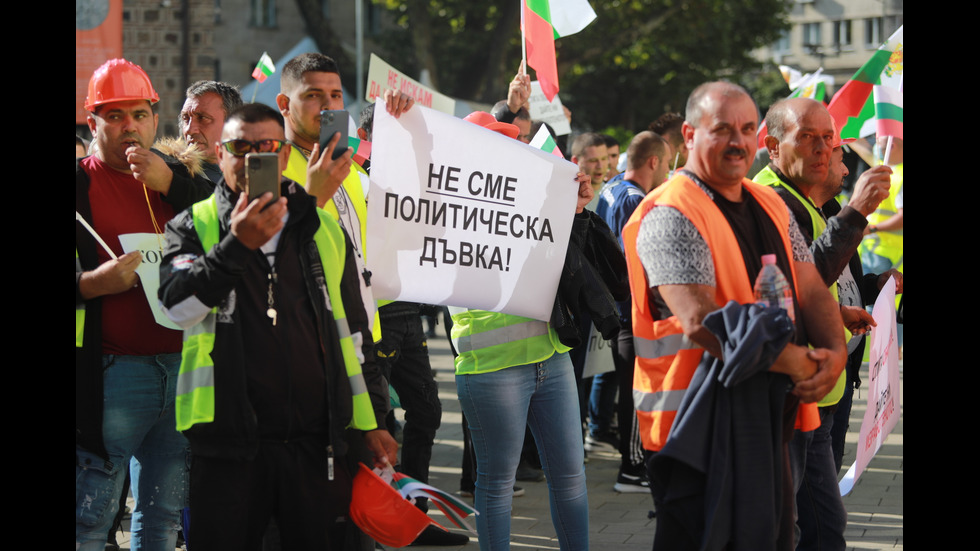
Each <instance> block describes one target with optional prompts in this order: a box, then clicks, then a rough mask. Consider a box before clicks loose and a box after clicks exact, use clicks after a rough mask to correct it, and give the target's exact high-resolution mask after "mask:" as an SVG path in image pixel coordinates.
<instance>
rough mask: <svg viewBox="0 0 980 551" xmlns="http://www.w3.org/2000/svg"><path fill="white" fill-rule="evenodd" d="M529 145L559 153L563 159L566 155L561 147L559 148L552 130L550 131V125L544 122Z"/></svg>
mask: <svg viewBox="0 0 980 551" xmlns="http://www.w3.org/2000/svg"><path fill="white" fill-rule="evenodd" d="M529 145H530V146H531V147H536V148H538V149H540V150H542V151H546V152H548V153H552V154H554V155H557V156H558V157H561V158H563V159H564V158H565V156H564V155H562V154H561V149H559V148H558V144H557V143H556V142H555V139H554V138H553V137H551V132H548V127H547V126H545V125H543V124H542V125H541V127H540V128H538V132H537V133H536V134H535V135H534V138H532V139H531V141H530V142H529Z"/></svg>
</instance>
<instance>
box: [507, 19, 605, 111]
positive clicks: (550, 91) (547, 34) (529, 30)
mask: <svg viewBox="0 0 980 551" xmlns="http://www.w3.org/2000/svg"><path fill="white" fill-rule="evenodd" d="M521 1H522V3H523V4H524V6H523V8H522V10H521V30H522V31H523V32H524V43H525V44H526V45H527V56H526V57H527V63H528V65H530V66H531V67H533V68H534V70H535V71H536V72H537V76H538V82H540V83H541V91H542V92H544V95H545V97H547V98H548V101H551V100H553V99H555V95H557V94H558V62H557V60H556V59H555V39H556V38H561V37H563V36H569V35H572V34H575V33H577V32H579V31H581V30H582V29H584V28H585V27H586V26H587V25H588V24H589V23H591V22H592V21H593V20H594V19H595V17H596V16H595V11H593V9H592V6H591V5H589V2H588V0H521Z"/></svg>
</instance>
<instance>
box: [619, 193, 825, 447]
mask: <svg viewBox="0 0 980 551" xmlns="http://www.w3.org/2000/svg"><path fill="white" fill-rule="evenodd" d="M743 189H744V190H745V192H746V193H751V194H752V196H753V197H755V199H756V200H757V201H758V202H759V204H760V205H761V206H762V208H763V210H764V211H765V212H766V213H767V214H768V216H769V217H770V218H771V219H772V220H773V222H774V223H775V226H776V227H777V228H778V229H779V231H780V236H781V237H782V241H783V245H784V247H785V250H786V254H787V256H788V257H789V258H791V259H792V258H793V251H792V244H791V243H790V241H789V235H788V233H787V232H786V228H787V227H788V226H789V213H788V211H787V210H786V205H785V204H784V203H783V201H782V199H780V198H779V196H778V195H776V194H775V193H774V192H773V191H772V190H770V189H767V188H765V187H763V186H759V185H756V184H754V183H752V182H749V181H748V180H746V181H744V182H743ZM658 205H665V206H670V207H673V208H675V209H677V210H678V211H680V212H681V213H682V214H683V215H684V216H685V217H686V218H687V219H688V220H690V222H691V223H692V224H693V225H694V226H695V227H696V228H697V230H698V232H699V233H700V234H701V236H702V238H703V239H704V240H705V243H707V245H708V247H709V248H710V250H711V251H712V260H713V263H714V267H715V302H716V304H717V305H718V307H719V308H720V307H722V306H724V305H725V304H727V302H728V301H729V300H735V301H737V302H739V303H743V304H747V303H751V302H753V301H754V300H755V299H754V296H753V292H752V286H751V282H749V279H748V274H747V273H746V270H745V262H744V260H743V259H742V255H741V249H740V248H739V246H738V243H737V241H736V240H735V235H734V233H733V232H732V230H731V227H730V226H729V225H728V224H727V222H726V221H725V218H724V216H723V215H722V214H721V211H719V210H718V207H717V206H716V205H715V204H714V202H712V201H711V199H710V198H709V197H708V195H707V194H706V193H705V192H704V191H703V190H702V189H701V188H700V187H698V185H697V184H696V183H695V182H693V181H692V180H691V179H689V178H688V177H686V176H684V175H683V174H678V175H676V176H674V177H673V178H671V179H670V181H669V182H667V183H666V184H664V185H662V186H660V187H658V188H656V189H655V190H654V191H653V192H651V193H650V194H648V195H647V196H646V198H645V199H644V200H643V202H641V203H640V205H639V206H638V207H637V208H636V210H635V211H634V212H633V215H632V216H631V217H630V219H629V221H628V222H627V223H626V226H625V227H624V228H623V244H624V246H625V252H626V261H627V266H628V268H629V274H630V290H631V292H632V296H633V308H632V310H633V335H634V337H633V338H634V343H635V345H636V361H635V372H634V376H633V389H634V391H633V398H634V402H635V405H636V410H637V419H638V421H639V427H640V436H641V438H642V440H643V446H644V447H645V448H647V449H649V450H653V451H659V450H660V449H661V448H662V447H663V445H664V443H665V442H666V440H667V437H668V436H669V434H670V429H671V426H672V425H673V422H674V418H675V417H676V415H677V408H678V406H679V405H680V402H681V400H682V399H683V397H684V394H685V392H686V391H687V388H688V386H689V385H690V382H691V378H692V377H693V375H694V371H695V370H696V369H697V366H698V364H699V363H700V361H701V357H702V356H703V354H704V351H703V350H702V349H701V348H699V347H698V346H697V345H696V344H695V343H692V342H689V341H687V342H686V339H685V338H684V333H683V327H682V326H681V324H680V321H678V320H677V318H676V317H674V316H671V317H669V318H666V319H662V320H656V321H655V320H654V315H655V314H654V312H653V307H652V300H651V297H650V289H649V286H648V285H647V279H646V272H645V270H644V269H643V265H642V263H641V262H640V258H639V255H638V254H637V247H636V239H637V234H638V233H639V228H640V223H641V221H642V220H643V217H644V216H645V215H646V214H647V213H648V212H649V211H650V210H651V209H652V208H654V207H655V206H658ZM790 267H791V273H790V274H788V276H789V277H792V278H793V280H794V281H795V279H796V273H795V267H794V266H793V264H792V263H791V264H790ZM807 409H812V412H811V413H808V414H806V415H805V418H806V423H807V426H810V427H811V430H812V428H815V427H816V426H819V415H818V414H817V410H816V407H815V406H813V407H812V408H807Z"/></svg>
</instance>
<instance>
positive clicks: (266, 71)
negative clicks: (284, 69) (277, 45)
mask: <svg viewBox="0 0 980 551" xmlns="http://www.w3.org/2000/svg"><path fill="white" fill-rule="evenodd" d="M275 72H276V66H275V65H273V63H272V58H271V57H269V54H268V53H267V52H262V57H260V58H259V62H258V63H257V64H256V65H255V69H253V70H252V78H254V79H255V80H257V81H259V83H263V82H265V79H267V78H269V75H271V74H272V73H275Z"/></svg>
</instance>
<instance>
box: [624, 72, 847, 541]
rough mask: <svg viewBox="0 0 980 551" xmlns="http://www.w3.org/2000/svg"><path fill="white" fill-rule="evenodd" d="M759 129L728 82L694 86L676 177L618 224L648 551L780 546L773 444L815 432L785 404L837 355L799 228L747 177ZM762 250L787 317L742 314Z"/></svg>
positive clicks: (779, 472)
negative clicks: (776, 271) (772, 265)
mask: <svg viewBox="0 0 980 551" xmlns="http://www.w3.org/2000/svg"><path fill="white" fill-rule="evenodd" d="M758 120H759V117H758V111H757V110H756V107H755V103H754V102H753V101H752V98H751V97H749V95H748V93H746V92H745V90H743V89H742V88H740V87H738V86H736V85H733V84H729V83H723V82H714V83H707V84H703V85H701V86H699V87H698V88H697V89H695V90H694V92H692V94H691V96H690V98H689V99H688V103H687V113H686V121H685V122H684V125H683V129H682V131H683V134H684V141H685V143H686V145H687V147H688V149H689V152H690V153H689V156H688V160H687V164H686V165H685V169H684V170H683V171H681V172H679V173H678V174H677V175H675V176H674V177H673V178H672V179H671V180H669V181H668V182H667V183H666V184H664V185H663V186H661V187H659V188H657V189H656V190H654V191H653V192H652V193H651V194H649V195H648V196H647V197H646V198H645V199H644V200H643V202H642V203H640V206H639V207H637V209H636V211H635V212H634V213H633V216H632V217H631V218H630V220H629V222H628V223H627V224H626V227H625V228H624V229H623V241H624V246H625V249H626V257H627V262H628V263H629V268H630V287H631V290H632V294H633V330H634V340H635V344H636V355H637V360H636V373H635V376H634V402H635V403H636V407H637V416H638V418H639V422H640V434H641V437H642V438H643V443H644V447H645V448H647V449H649V450H651V451H655V452H658V453H656V454H654V455H653V457H652V458H651V459H650V461H649V462H648V470H649V474H650V483H651V489H652V491H653V494H654V500H655V502H656V505H657V513H658V519H657V533H656V536H655V540H654V548H655V549H656V548H658V547H659V548H664V549H668V548H669V549H687V548H691V549H694V548H699V547H701V546H702V545H706V546H708V547H709V548H715V547H716V546H717V547H718V548H720V547H723V546H725V545H729V544H731V545H734V546H735V547H744V548H748V549H791V548H792V546H793V506H794V499H793V498H794V495H793V486H792V481H791V478H790V473H789V470H788V468H787V465H788V447H787V444H788V442H789V439H790V438H791V436H792V433H793V428H794V425H797V424H802V426H803V427H804V428H806V427H809V430H812V429H813V428H816V426H817V424H818V423H819V419H818V418H817V416H816V411H815V407H813V406H812V404H809V405H807V406H805V407H803V408H799V407H798V406H799V404H800V402H805V403H812V402H814V401H816V400H817V399H819V398H820V397H821V396H823V395H825V394H826V393H827V392H828V391H829V390H830V389H831V388H832V387H833V385H834V383H835V381H836V375H837V374H838V373H840V369H841V367H842V366H843V364H844V362H845V360H846V356H847V353H846V348H845V346H844V338H843V328H842V321H841V318H840V313H839V311H838V307H837V304H836V302H835V301H834V299H833V297H832V296H831V295H830V293H829V292H828V291H827V288H826V286H825V285H824V284H823V282H822V280H821V278H820V276H819V274H818V273H817V271H816V269H815V268H814V265H813V258H812V255H811V254H810V252H809V250H808V249H807V247H806V244H805V242H804V241H803V237H802V235H801V234H800V230H799V227H798V226H797V225H796V222H795V221H794V220H793V218H792V217H791V216H790V214H789V211H788V210H787V208H786V205H785V203H783V202H782V200H781V199H780V198H779V197H778V196H777V195H776V194H775V193H774V192H773V191H772V190H770V189H767V188H764V187H762V186H759V185H756V184H754V183H752V182H751V181H749V180H747V179H745V176H746V174H747V172H748V170H749V167H750V165H751V163H752V160H753V158H754V156H755V152H756V145H755V140H756V137H755V136H756V130H757V129H758ZM768 254H772V255H775V257H776V259H777V260H776V265H777V266H778V267H779V268H780V270H781V271H782V273H783V274H784V275H785V276H786V280H787V284H788V287H789V288H790V290H791V293H790V294H791V296H792V298H793V300H792V303H793V304H792V305H791V306H790V308H789V309H790V310H791V311H790V312H782V311H781V310H779V309H775V308H768V309H766V310H762V309H760V308H758V307H749V306H747V305H749V304H751V303H753V302H755V298H754V293H753V281H755V279H756V276H757V274H758V273H759V271H760V270H761V267H762V262H761V257H762V255H768ZM730 301H734V302H733V303H730ZM726 305H727V306H726ZM719 310H720V311H719ZM787 315H788V316H787ZM780 316H781V317H780ZM791 319H792V320H795V324H794V323H791V322H790V320H791ZM731 320H734V321H737V322H740V323H730V324H729V322H730V321H731ZM741 322H745V323H741ZM746 328H748V329H750V330H757V331H758V332H757V333H754V334H753V333H747V332H745V329H746ZM760 335H761V338H760ZM753 336H755V337H756V338H755V339H754V340H753ZM791 339H792V342H789V341H790V340H791ZM777 343H778V344H777ZM807 344H811V345H813V346H814V348H813V349H812V350H811V349H808V348H807ZM732 370H737V371H732ZM794 385H795V386H794ZM706 404H707V409H705V406H706ZM798 409H800V412H799V413H800V415H799V422H798V423H797V422H795V421H796V420H797V419H798ZM763 511H770V513H769V514H766V513H763Z"/></svg>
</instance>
